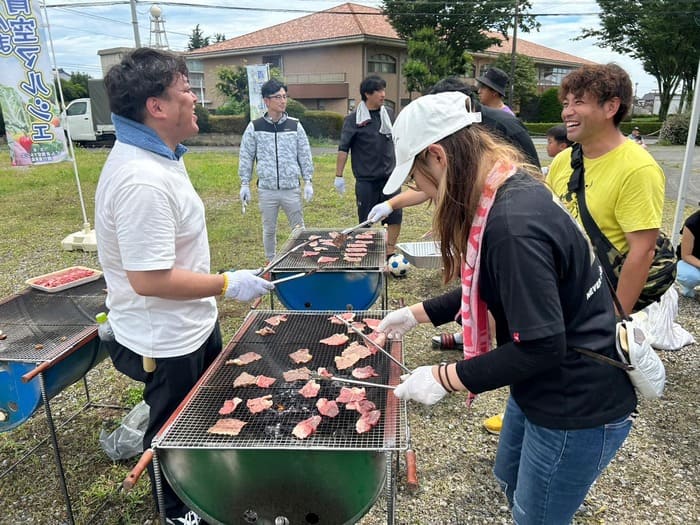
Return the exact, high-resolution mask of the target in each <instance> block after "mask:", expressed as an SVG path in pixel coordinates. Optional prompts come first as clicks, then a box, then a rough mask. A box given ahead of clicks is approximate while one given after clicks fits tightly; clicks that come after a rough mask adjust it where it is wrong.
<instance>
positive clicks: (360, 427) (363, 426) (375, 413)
mask: <svg viewBox="0 0 700 525" xmlns="http://www.w3.org/2000/svg"><path fill="white" fill-rule="evenodd" d="M381 416H382V413H381V412H380V411H379V410H372V411H371V412H367V413H366V414H362V415H361V416H360V419H358V420H357V423H355V430H357V433H358V434H364V433H365V432H369V431H370V430H372V429H373V428H374V427H376V426H377V423H379V418H380V417H381Z"/></svg>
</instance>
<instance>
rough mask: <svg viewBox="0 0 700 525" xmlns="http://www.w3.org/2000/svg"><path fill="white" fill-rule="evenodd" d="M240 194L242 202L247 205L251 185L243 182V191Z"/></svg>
mask: <svg viewBox="0 0 700 525" xmlns="http://www.w3.org/2000/svg"><path fill="white" fill-rule="evenodd" d="M238 196H239V197H240V198H241V202H242V203H243V204H246V205H247V204H248V203H249V202H250V185H249V184H241V191H240V192H239V193H238Z"/></svg>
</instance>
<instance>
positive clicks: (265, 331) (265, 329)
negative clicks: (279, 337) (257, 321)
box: [255, 326, 275, 337]
mask: <svg viewBox="0 0 700 525" xmlns="http://www.w3.org/2000/svg"><path fill="white" fill-rule="evenodd" d="M255 333H256V334H258V335H261V336H263V337H265V336H268V335H272V334H274V333H275V331H274V330H273V329H272V328H270V327H269V326H263V327H262V328H261V329H260V330H256V331H255Z"/></svg>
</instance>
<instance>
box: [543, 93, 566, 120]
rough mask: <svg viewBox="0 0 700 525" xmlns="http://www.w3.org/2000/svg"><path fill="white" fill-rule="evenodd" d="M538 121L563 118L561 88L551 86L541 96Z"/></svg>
mask: <svg viewBox="0 0 700 525" xmlns="http://www.w3.org/2000/svg"><path fill="white" fill-rule="evenodd" d="M539 109H540V111H539V115H538V119H537V120H538V122H557V121H559V120H561V110H562V105H561V102H559V90H558V89H557V88H550V89H548V90H547V91H545V92H544V93H542V95H541V96H540V108H539Z"/></svg>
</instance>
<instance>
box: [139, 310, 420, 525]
mask: <svg viewBox="0 0 700 525" xmlns="http://www.w3.org/2000/svg"><path fill="white" fill-rule="evenodd" d="M385 313H386V312H383V311H380V310H376V311H357V312H355V320H360V321H361V320H362V319H364V318H367V317H372V318H375V319H381V318H382V317H383V316H384V314H385ZM281 314H284V315H286V317H287V321H285V322H281V323H280V324H279V326H276V327H274V328H273V329H274V330H275V332H276V333H275V334H273V335H268V336H261V335H258V334H257V333H256V330H258V329H260V328H262V327H263V326H265V325H266V323H265V320H266V319H269V318H270V317H272V316H274V315H281ZM332 315H333V312H331V311H322V312H319V311H314V312H289V311H275V310H268V311H263V310H254V311H251V312H250V313H249V314H248V316H247V317H246V318H245V320H244V322H243V324H242V326H241V328H240V329H239V330H238V332H237V333H236V334H235V335H234V337H233V339H232V340H231V342H230V343H229V344H228V345H227V346H226V348H225V349H224V350H223V352H222V353H221V355H220V356H219V357H218V358H217V360H216V361H215V362H214V363H213V364H212V365H211V366H210V367H209V369H208V370H207V371H206V373H205V374H204V375H203V376H202V378H201V379H200V381H199V382H198V383H197V385H195V387H194V388H193V389H192V391H191V392H190V393H189V395H188V396H187V398H186V399H185V400H184V401H183V403H182V404H181V405H180V407H178V409H177V410H176V411H175V413H174V414H173V415H172V417H171V418H170V420H169V421H168V423H166V425H164V427H163V428H162V429H161V431H160V432H159V434H158V435H157V436H156V438H155V439H154V442H153V448H154V450H155V459H154V466H155V467H156V473H157V476H159V475H160V472H161V471H162V473H164V474H165V476H166V478H167V479H168V481H169V483H170V485H171V486H172V487H173V489H174V490H175V491H176V492H177V494H178V495H179V496H180V497H181V498H182V500H183V501H185V502H186V503H187V504H188V505H189V506H190V508H192V509H194V510H196V511H197V512H198V513H199V514H200V515H201V516H202V517H203V518H204V519H205V520H206V521H207V522H209V523H213V524H228V523H254V524H258V525H263V524H278V523H282V524H283V523H287V524H295V525H299V524H305V523H332V524H343V523H354V522H355V521H357V520H358V519H359V518H360V517H362V516H363V515H364V514H365V513H366V512H367V511H368V510H369V509H370V508H371V507H372V505H373V504H374V502H375V500H376V498H377V496H378V495H379V494H380V492H381V490H382V488H383V487H385V488H386V491H387V496H388V505H387V507H388V508H387V512H388V514H389V516H390V519H389V520H388V521H389V522H393V495H394V490H395V472H394V466H393V464H394V463H395V462H396V461H397V458H398V452H397V451H399V450H405V449H406V448H407V446H406V429H405V427H406V407H405V404H404V403H402V402H399V400H398V399H397V398H395V397H394V396H393V395H392V394H391V393H390V392H389V390H387V389H385V388H379V387H376V388H375V387H366V388H365V390H366V395H367V399H369V400H371V401H372V402H373V403H374V404H375V405H376V407H377V409H379V410H380V412H381V417H380V420H379V423H378V424H377V425H376V426H375V427H374V428H372V429H371V430H369V431H368V432H366V433H362V434H358V433H357V431H356V428H355V424H356V422H357V420H358V419H359V417H360V414H359V413H358V412H357V411H354V410H349V409H347V408H344V406H343V405H342V404H341V403H338V404H339V407H340V413H339V415H338V416H336V417H335V418H328V417H325V416H324V417H323V418H322V421H321V423H320V425H319V426H318V428H317V429H316V432H315V433H314V434H312V435H311V436H310V437H308V438H306V439H298V438H296V437H294V436H293V435H292V429H293V428H294V427H295V425H296V424H297V423H299V422H300V421H302V420H305V419H307V418H309V417H311V416H312V415H318V414H319V412H318V409H316V401H317V400H318V399H319V398H322V397H325V398H327V399H329V400H333V399H336V398H337V397H338V394H339V392H340V389H341V387H342V386H347V387H351V386H353V385H345V384H342V383H340V382H336V381H332V380H325V381H323V380H317V382H318V383H319V384H320V385H321V390H320V392H319V394H318V396H316V397H313V398H310V399H307V398H304V397H303V396H301V395H300V394H299V393H298V390H299V389H300V388H301V387H302V386H304V385H305V384H306V381H305V380H301V381H296V382H293V383H287V382H285V381H284V378H283V375H282V374H283V372H285V371H287V370H291V369H297V368H300V367H303V366H306V367H308V368H309V369H310V370H312V371H316V370H317V368H318V367H326V368H327V369H328V370H329V371H331V372H332V373H333V374H334V375H336V376H342V377H348V378H350V377H351V375H350V372H351V370H352V368H354V367H352V368H350V369H347V370H337V369H336V367H335V361H334V356H337V355H340V353H341V351H342V350H343V349H344V348H346V347H347V344H349V343H347V344H345V345H342V346H327V345H324V344H322V343H320V342H319V341H320V339H323V338H326V337H329V336H331V335H333V334H336V333H346V332H347V328H346V327H345V326H344V325H338V324H332V323H331V321H330V320H329V317H331V316H332ZM347 335H348V336H349V338H350V342H352V341H358V342H360V343H362V340H361V337H360V336H359V335H357V334H354V333H348V334H347ZM300 348H308V349H309V352H310V353H311V355H312V356H313V359H312V360H311V361H310V362H309V363H307V364H305V365H304V364H295V363H294V362H293V361H292V360H291V359H290V357H289V354H290V353H292V352H294V351H296V350H298V349H300ZM251 351H252V352H256V353H257V354H259V355H261V356H262V358H261V359H259V360H257V361H254V362H252V363H249V364H247V365H244V366H240V367H239V366H236V365H232V364H226V361H227V360H229V359H232V358H235V357H238V356H241V355H243V354H245V353H246V352H251ZM391 351H392V355H394V357H395V358H396V359H398V360H401V358H402V349H401V343H400V342H394V343H393V347H392V349H391ZM367 365H371V366H373V367H374V369H375V371H376V373H377V374H378V376H377V377H372V378H370V379H367V381H370V382H373V383H379V384H397V383H399V381H400V379H399V376H400V375H401V373H402V372H401V369H400V368H399V367H398V365H397V364H396V363H394V362H392V361H391V360H390V359H389V358H388V357H387V356H386V355H384V354H383V353H381V352H377V353H376V354H374V355H370V356H369V357H367V358H364V359H361V360H360V361H359V362H358V363H357V364H356V365H355V367H364V366H367ZM242 372H247V373H248V374H251V375H254V376H257V375H265V376H268V377H274V378H277V381H276V382H275V383H274V384H273V385H272V386H271V387H270V388H258V387H255V386H253V387H238V388H233V382H234V380H235V379H236V378H237V377H238V376H239V374H241V373H242ZM264 395H272V401H273V405H272V407H271V408H269V409H267V410H265V411H264V412H262V413H259V414H252V413H250V411H249V410H248V408H247V407H246V403H245V401H246V400H249V399H253V398H257V397H260V396H264ZM234 396H235V397H239V398H242V399H243V401H244V402H242V403H241V404H240V405H239V406H238V407H237V408H236V409H235V410H234V412H233V413H231V414H230V415H226V416H220V415H219V414H218V410H219V408H221V407H222V405H223V402H224V400H227V399H232V398H233V397H234ZM223 417H226V418H237V419H240V420H242V421H245V422H246V423H247V425H246V426H245V427H243V429H242V430H241V432H240V434H239V435H237V436H228V435H215V434H211V433H208V432H207V429H209V428H210V427H212V426H213V425H214V424H215V423H216V422H217V421H218V420H219V419H221V418H223ZM385 482H386V484H385Z"/></svg>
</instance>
